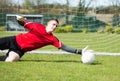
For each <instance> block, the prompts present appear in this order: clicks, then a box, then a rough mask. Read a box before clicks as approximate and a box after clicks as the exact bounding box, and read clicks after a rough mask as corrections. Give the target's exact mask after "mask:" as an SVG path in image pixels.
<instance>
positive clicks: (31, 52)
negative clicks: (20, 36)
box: [0, 50, 120, 56]
mask: <svg viewBox="0 0 120 81" xmlns="http://www.w3.org/2000/svg"><path fill="white" fill-rule="evenodd" d="M0 53H4V54H5V53H7V50H4V51H1V50H0ZM27 54H73V53H69V52H64V51H48V50H44V51H43V50H35V51H30V52H27ZM95 55H109V56H120V53H107V52H95Z"/></svg>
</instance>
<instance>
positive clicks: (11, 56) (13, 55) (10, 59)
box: [5, 51, 20, 62]
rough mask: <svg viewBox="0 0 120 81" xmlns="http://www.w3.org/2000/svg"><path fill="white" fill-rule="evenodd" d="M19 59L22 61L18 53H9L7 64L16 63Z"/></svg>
mask: <svg viewBox="0 0 120 81" xmlns="http://www.w3.org/2000/svg"><path fill="white" fill-rule="evenodd" d="M19 59H20V56H19V55H18V54H17V53H15V52H13V51H11V52H9V55H8V57H7V58H6V60H5V62H15V61H18V60H19Z"/></svg>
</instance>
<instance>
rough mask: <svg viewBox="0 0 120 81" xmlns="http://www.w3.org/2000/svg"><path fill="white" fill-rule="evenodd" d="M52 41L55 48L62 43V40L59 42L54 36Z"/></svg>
mask: <svg viewBox="0 0 120 81" xmlns="http://www.w3.org/2000/svg"><path fill="white" fill-rule="evenodd" d="M53 40H54V42H53V46H55V47H56V48H58V49H59V48H60V47H62V46H63V45H64V44H63V43H62V42H60V41H59V40H58V39H57V38H56V37H54V39H53Z"/></svg>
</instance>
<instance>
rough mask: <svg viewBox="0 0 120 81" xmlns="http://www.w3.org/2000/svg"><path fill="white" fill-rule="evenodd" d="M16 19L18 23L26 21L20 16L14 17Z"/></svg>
mask: <svg viewBox="0 0 120 81" xmlns="http://www.w3.org/2000/svg"><path fill="white" fill-rule="evenodd" d="M16 19H17V20H18V21H24V20H26V18H24V16H20V15H16Z"/></svg>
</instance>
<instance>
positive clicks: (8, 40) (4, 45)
mask: <svg viewBox="0 0 120 81" xmlns="http://www.w3.org/2000/svg"><path fill="white" fill-rule="evenodd" d="M5 49H8V53H7V55H8V54H9V52H10V51H14V52H16V53H18V54H19V56H20V57H22V56H23V55H24V51H23V50H21V49H20V47H19V45H18V44H17V42H16V37H15V36H10V37H3V38H0V50H5Z"/></svg>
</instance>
